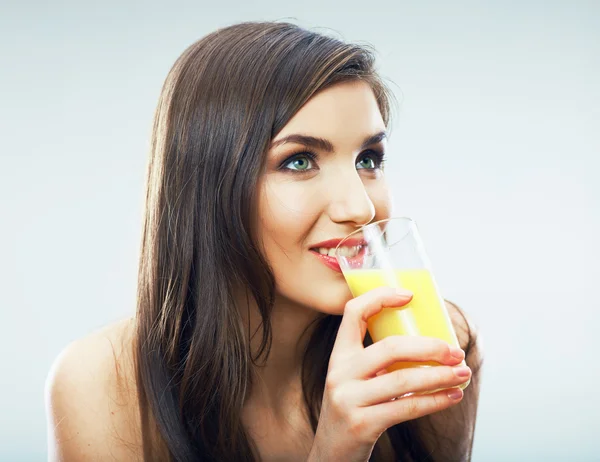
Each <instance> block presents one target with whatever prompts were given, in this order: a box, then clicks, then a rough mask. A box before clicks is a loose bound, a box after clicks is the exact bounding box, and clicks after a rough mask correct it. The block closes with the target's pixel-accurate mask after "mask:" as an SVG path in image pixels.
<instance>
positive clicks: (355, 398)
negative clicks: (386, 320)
mask: <svg viewBox="0 0 600 462" xmlns="http://www.w3.org/2000/svg"><path fill="white" fill-rule="evenodd" d="M411 298H412V294H411V293H410V292H408V291H404V290H398V289H392V288H388V287H381V288H378V289H374V290H372V291H369V292H367V293H365V294H363V295H361V296H359V297H356V298H355V299H353V300H350V301H349V302H348V303H347V304H346V307H345V310H344V316H343V318H342V322H341V324H340V328H339V331H338V334H337V337H336V341H335V344H334V346H333V351H332V353H331V358H330V361H329V369H328V372H327V379H326V382H325V390H324V394H323V403H322V406H321V414H320V416H319V424H318V426H317V431H316V435H315V440H314V443H313V447H312V449H311V452H310V455H309V458H308V460H309V461H310V462H321V461H322V462H325V461H328V462H336V461H340V462H341V461H343V462H366V461H368V460H369V457H370V455H371V452H372V451H373V446H374V445H375V443H376V442H377V440H378V439H379V437H380V436H381V434H382V433H383V432H384V431H385V430H386V429H388V428H389V427H391V426H393V425H396V424H399V423H401V422H405V421H407V420H412V419H416V418H418V417H422V416H424V415H427V414H431V413H433V412H437V411H441V410H443V409H446V408H448V407H450V406H452V405H454V404H457V403H458V402H460V400H461V399H462V396H463V392H462V391H461V390H460V389H459V388H452V389H451V390H447V389H448V388H451V387H457V386H458V385H460V384H462V383H464V382H466V381H467V380H469V378H470V375H471V371H470V369H469V368H468V367H466V366H460V365H459V364H460V363H461V362H462V360H463V359H464V351H462V350H461V349H459V348H454V347H451V346H450V345H448V343H446V342H444V341H443V340H439V339H435V338H430V337H417V336H410V337H409V336H391V337H387V338H385V339H383V340H381V341H379V342H376V343H374V344H373V345H369V346H368V347H367V348H365V347H364V346H363V340H364V337H365V333H366V330H367V319H368V318H369V317H371V316H373V315H375V314H377V313H379V312H380V311H381V310H382V308H385V307H400V306H403V305H406V304H407V303H408V302H410V300H411ZM397 361H436V362H438V363H440V366H434V367H423V368H420V367H413V368H407V369H402V370H398V371H393V372H390V373H384V374H380V373H381V372H385V371H384V369H385V368H386V367H387V366H390V365H391V364H393V363H395V362H397ZM453 366H454V367H453ZM442 388H443V389H446V390H443V391H437V392H435V393H430V394H415V395H411V396H406V397H402V398H398V399H395V398H397V397H400V396H403V395H405V394H407V393H411V392H428V391H432V390H439V389H442Z"/></svg>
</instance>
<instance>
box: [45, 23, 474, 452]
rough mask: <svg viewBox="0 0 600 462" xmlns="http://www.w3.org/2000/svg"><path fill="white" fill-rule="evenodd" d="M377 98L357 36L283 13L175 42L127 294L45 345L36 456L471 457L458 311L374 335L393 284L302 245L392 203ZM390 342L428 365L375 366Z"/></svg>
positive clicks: (404, 297)
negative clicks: (450, 337) (370, 327)
mask: <svg viewBox="0 0 600 462" xmlns="http://www.w3.org/2000/svg"><path fill="white" fill-rule="evenodd" d="M389 98H390V95H389V92H388V91H387V90H386V88H385V86H384V84H383V83H382V81H381V79H380V78H379V77H378V75H377V74H376V72H375V70H374V62H373V56H372V54H371V53H370V51H369V50H367V49H365V48H364V47H360V46H357V45H352V44H346V43H343V42H341V41H339V40H336V39H333V38H330V37H326V36H323V35H320V34H317V33H313V32H310V31H307V30H304V29H302V28H300V27H298V26H295V25H292V24H285V23H244V24H238V25H235V26H232V27H227V28H224V29H221V30H218V31H216V32H214V33H212V34H210V35H208V36H206V37H205V38H203V39H202V40H200V41H198V42H197V43H195V44H193V45H192V46H190V47H189V48H188V49H187V50H186V51H185V52H184V53H183V55H182V56H181V57H180V58H179V59H178V60H177V62H176V63H175V65H174V66H173V68H172V70H171V71H170V73H169V75H168V77H167V79H166V82H165V84H164V87H163V90H162V94H161V96H160V100H159V103H158V108H157V111H156V116H155V122H154V127H153V133H152V147H151V153H150V161H149V168H148V180H147V196H146V209H145V221H144V227H143V237H142V246H141V257H140V266H139V282H138V306H137V312H136V315H135V317H134V318H132V319H127V320H124V321H122V322H119V323H117V324H114V325H111V326H108V327H106V328H105V329H104V330H102V331H100V332H95V333H93V334H91V335H89V336H87V337H85V338H83V339H81V340H79V341H77V342H75V343H73V344H71V345H70V346H69V347H67V348H66V349H65V351H64V352H63V353H62V354H61V355H60V357H59V358H58V359H57V361H56V362H55V364H54V366H53V368H52V371H51V373H50V376H49V379H48V383H47V403H48V418H49V446H50V458H51V459H52V460H61V461H79V460H145V461H168V460H173V461H258V460H262V461H307V460H308V461H311V462H317V461H343V462H349V461H356V462H364V461H367V460H372V461H395V460H401V461H424V460H428V461H463V460H468V459H470V454H471V447H472V443H473V433H474V427H475V418H476V410H477V400H478V394H479V377H478V375H479V367H480V364H481V352H480V351H479V346H478V342H477V337H476V333H475V330H474V328H473V326H472V325H471V324H470V323H469V322H468V321H467V318H466V317H465V316H464V315H463V314H462V313H461V311H460V310H459V309H458V308H457V307H456V306H454V305H452V304H450V303H448V310H449V312H450V315H451V318H452V320H453V323H454V326H455V329H456V331H457V334H458V337H459V341H460V344H461V347H462V350H461V349H452V348H450V347H449V345H448V344H446V343H445V342H443V341H440V340H437V339H433V338H425V337H401V336H395V337H390V338H387V339H385V340H384V341H382V342H377V343H375V344H372V342H371V339H370V338H369V336H368V334H367V333H366V319H367V318H368V317H369V316H372V315H374V314H376V313H377V312H379V311H380V310H381V309H382V307H386V306H402V305H404V304H406V303H407V302H408V301H409V300H410V297H411V294H410V293H408V292H397V291H395V290H394V289H388V288H381V289H376V290H373V291H371V292H369V293H367V294H365V295H362V296H360V297H357V298H355V299H351V298H352V297H351V294H350V292H349V290H348V288H347V285H346V283H345V281H344V278H343V276H342V274H341V273H340V272H338V271H335V270H334V269H332V268H330V267H329V266H327V265H325V264H323V262H322V259H321V258H319V257H318V256H317V254H318V253H319V252H320V251H322V249H323V248H325V249H329V248H331V247H334V246H335V244H336V240H337V241H339V239H341V238H342V237H344V236H346V235H347V234H349V233H350V232H352V231H354V230H355V229H356V228H357V227H360V226H362V225H364V224H366V223H369V222H372V221H376V220H379V219H383V218H386V217H389V216H390V215H391V213H392V211H391V198H390V191H389V187H388V184H387V180H386V178H385V176H384V169H383V162H384V156H385V149H386V136H387V135H386V133H387V131H388V125H389V108H390V101H389ZM465 354H466V362H467V364H468V365H469V366H470V369H469V368H468V367H467V368H465V367H460V366H459V363H460V362H461V361H462V359H463V358H464V355H465ZM398 360H417V361H428V360H435V361H437V362H439V363H440V366H436V367H432V368H412V369H405V370H401V371H396V372H392V373H386V371H385V370H384V369H385V367H386V366H388V365H390V364H392V363H394V362H396V361H398ZM469 378H470V379H471V384H470V385H469V387H468V388H466V390H465V392H464V395H463V393H462V392H460V391H459V392H458V393H449V392H448V389H449V388H452V387H456V386H457V385H459V384H461V383H463V382H465V381H467V380H468V379H469ZM440 388H445V389H446V390H445V391H440V392H436V393H433V394H425V395H418V394H416V395H411V396H407V397H402V398H397V399H396V397H399V396H402V395H404V394H406V393H408V392H412V391H426V390H434V389H440Z"/></svg>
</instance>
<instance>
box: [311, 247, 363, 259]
mask: <svg viewBox="0 0 600 462" xmlns="http://www.w3.org/2000/svg"><path fill="white" fill-rule="evenodd" d="M360 249H361V246H360V245H355V246H353V247H340V248H339V251H338V252H339V255H340V256H341V257H356V256H357V255H358V252H360ZM317 251H318V252H319V253H320V254H321V255H328V256H330V257H335V248H330V249H328V248H326V247H319V248H318V249H317Z"/></svg>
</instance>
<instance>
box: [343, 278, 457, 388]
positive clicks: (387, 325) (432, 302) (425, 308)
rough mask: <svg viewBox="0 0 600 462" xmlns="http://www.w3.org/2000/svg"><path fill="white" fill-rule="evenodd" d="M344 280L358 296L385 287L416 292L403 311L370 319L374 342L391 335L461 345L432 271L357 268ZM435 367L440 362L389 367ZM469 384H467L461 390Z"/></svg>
mask: <svg viewBox="0 0 600 462" xmlns="http://www.w3.org/2000/svg"><path fill="white" fill-rule="evenodd" d="M344 277H345V278H346V282H347V283H348V286H349V287H350V291H351V292H352V295H354V296H355V297H357V296H359V295H361V294H364V293H365V292H368V291H369V290H372V289H375V288H377V287H381V286H389V287H401V288H404V289H408V290H410V291H411V292H412V293H413V299H412V300H411V301H410V303H408V304H407V305H404V306H403V307H401V308H384V309H383V310H382V311H381V312H379V313H378V314H376V315H375V316H371V317H370V318H369V319H368V330H369V334H370V335H371V338H372V339H373V342H377V341H379V340H381V339H383V338H385V337H387V336H389V335H423V336H426V337H437V338H440V339H442V340H444V341H446V342H448V343H449V344H450V345H452V346H459V344H458V340H457V338H456V333H455V332H454V327H453V326H452V321H451V320H450V317H449V316H448V312H447V311H446V307H445V306H444V305H443V303H444V302H443V300H442V298H441V297H440V296H439V295H438V291H437V290H436V286H435V283H434V281H433V278H432V277H431V273H430V272H429V271H428V270H426V269H409V270H382V269H354V270H347V271H344ZM434 365H435V366H437V365H439V363H437V362H433V361H429V362H409V361H404V362H398V363H395V364H392V365H391V366H389V367H387V371H388V372H391V371H393V370H397V369H403V368H406V367H414V366H434ZM467 385H468V383H465V384H463V385H461V388H465V387H466V386H467Z"/></svg>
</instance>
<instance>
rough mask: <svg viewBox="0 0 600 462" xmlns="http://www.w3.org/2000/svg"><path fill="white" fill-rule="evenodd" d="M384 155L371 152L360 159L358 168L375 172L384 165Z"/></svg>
mask: <svg viewBox="0 0 600 462" xmlns="http://www.w3.org/2000/svg"><path fill="white" fill-rule="evenodd" d="M383 157H384V154H383V153H382V152H376V151H371V152H368V153H366V154H364V155H363V156H361V157H360V159H359V160H358V162H356V168H357V169H359V170H362V169H366V170H375V169H378V168H381V167H382V165H383Z"/></svg>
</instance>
